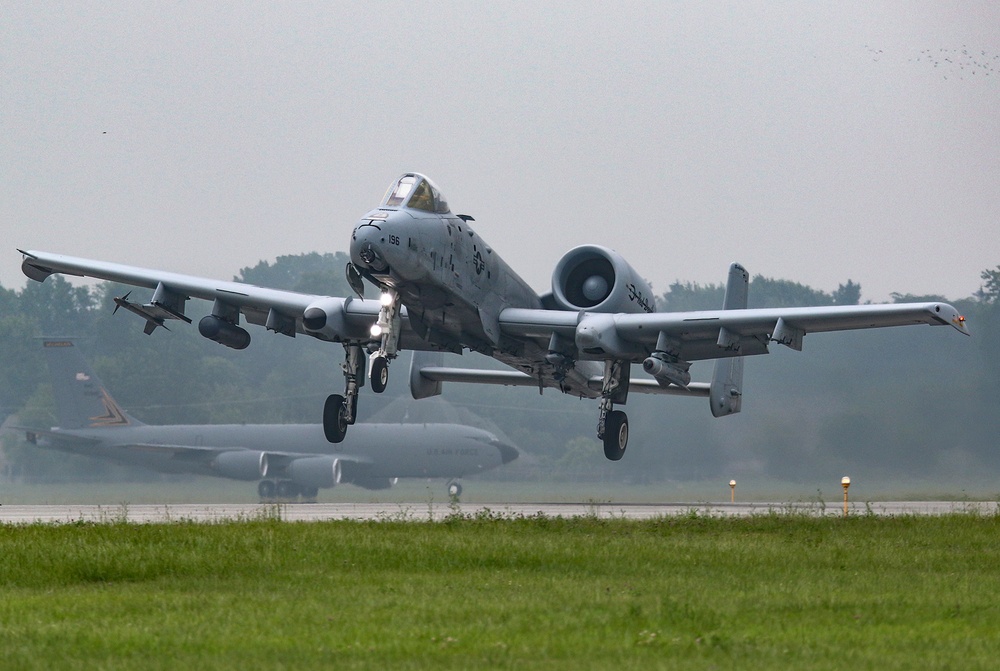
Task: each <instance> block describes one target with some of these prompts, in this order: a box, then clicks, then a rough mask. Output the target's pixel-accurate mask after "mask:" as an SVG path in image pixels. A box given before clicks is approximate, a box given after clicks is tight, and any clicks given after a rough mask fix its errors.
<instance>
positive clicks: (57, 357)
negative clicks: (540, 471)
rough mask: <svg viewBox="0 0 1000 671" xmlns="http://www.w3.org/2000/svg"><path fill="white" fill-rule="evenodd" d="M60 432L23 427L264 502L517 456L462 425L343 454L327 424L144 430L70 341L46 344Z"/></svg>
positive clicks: (390, 430) (372, 440)
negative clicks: (253, 487) (229, 486)
mask: <svg viewBox="0 0 1000 671" xmlns="http://www.w3.org/2000/svg"><path fill="white" fill-rule="evenodd" d="M42 344H43V346H44V348H45V354H46V358H47V359H48V364H49V371H50V373H51V376H52V392H53V395H54V397H55V401H56V411H57V414H58V418H59V424H60V425H59V427H58V428H52V429H44V430H43V429H36V428H25V429H24V430H25V432H26V436H27V438H28V441H29V442H32V443H34V444H36V445H39V446H41V447H48V448H53V449H58V450H63V451H67V452H73V453H76V454H82V455H85V456H89V457H98V458H105V459H113V460H116V461H119V462H122V463H127V464H132V465H138V466H144V467H147V468H150V469H152V470H156V471H161V472H168V473H197V474H202V475H212V476H217V477H221V478H231V479H236V480H250V481H253V480H257V481H259V482H258V486H257V490H258V493H259V494H260V496H261V498H262V499H265V500H270V499H275V498H277V499H282V500H288V499H294V498H297V497H300V496H301V497H302V499H303V500H307V501H312V500H315V499H316V496H317V493H318V490H319V488H321V487H324V488H325V487H334V486H336V485H339V484H344V483H350V484H354V485H357V486H359V487H364V488H366V489H387V488H389V487H391V486H392V485H393V484H395V482H396V479H397V478H411V477H419V478H447V479H449V483H448V493H449V494H450V495H453V496H458V495H459V494H461V493H462V485H461V483H460V482H458V480H457V478H461V477H462V476H465V475H472V474H474V473H479V472H482V471H486V470H489V469H491V468H496V467H497V466H501V465H503V464H506V463H508V462H510V461H512V460H514V459H516V458H517V456H518V452H517V450H516V449H515V448H514V447H512V446H510V445H508V444H506V443H504V442H502V441H500V440H498V439H497V437H496V436H494V435H493V434H492V433H489V432H488V431H483V430H481V429H476V428H473V427H470V426H462V425H458V424H367V425H365V426H359V427H358V428H357V430H356V431H355V432H352V434H351V439H350V440H347V441H344V442H343V443H342V444H341V445H340V446H339V448H338V449H337V450H334V449H332V446H331V445H330V443H329V442H327V440H326V439H325V437H324V435H323V428H322V427H321V426H320V425H319V424H264V425H262V424H197V425H172V426H153V425H148V424H143V423H142V422H140V421H139V420H137V419H136V418H134V417H132V416H131V415H130V414H128V413H127V412H126V411H125V410H123V409H122V408H121V406H119V405H118V403H117V402H116V401H115V400H114V399H113V398H112V397H111V394H109V393H108V390H107V389H106V388H105V387H104V385H103V384H101V381H100V380H99V379H98V377H97V375H95V374H94V372H93V370H91V368H90V366H89V365H88V364H87V362H86V361H85V360H84V357H83V355H82V354H80V349H79V347H77V346H76V344H75V343H74V341H73V340H72V339H67V338H43V339H42Z"/></svg>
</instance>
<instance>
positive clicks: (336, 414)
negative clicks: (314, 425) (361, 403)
mask: <svg viewBox="0 0 1000 671" xmlns="http://www.w3.org/2000/svg"><path fill="white" fill-rule="evenodd" d="M323 433H324V434H325V435H326V439H327V440H328V441H330V442H331V443H339V442H342V441H343V440H344V436H346V435H347V408H346V407H345V406H344V397H343V396H341V395H340V394H330V395H329V396H327V398H326V403H325V404H324V405H323Z"/></svg>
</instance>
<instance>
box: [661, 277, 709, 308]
mask: <svg viewBox="0 0 1000 671" xmlns="http://www.w3.org/2000/svg"><path fill="white" fill-rule="evenodd" d="M725 295H726V287H725V285H722V284H706V285H704V286H703V285H701V284H697V283H693V282H680V281H677V282H674V283H673V284H671V285H670V288H669V289H667V292H666V293H665V294H663V296H662V297H660V298H659V299H658V300H657V305H656V309H657V310H659V311H661V312H681V311H683V310H717V309H719V308H721V307H722V299H723V297H724V296H725Z"/></svg>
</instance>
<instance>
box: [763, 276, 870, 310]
mask: <svg viewBox="0 0 1000 671" xmlns="http://www.w3.org/2000/svg"><path fill="white" fill-rule="evenodd" d="M841 286H843V285H841ZM860 293H861V292H860V288H859V291H858V295H859V296H860ZM833 304H834V298H833V296H831V295H830V294H827V293H824V292H822V291H817V290H816V289H810V288H809V287H807V286H805V285H804V284H799V283H798V282H792V281H791V280H775V279H772V278H770V277H764V276H763V275H757V276H755V277H754V278H753V280H752V281H751V282H750V298H749V306H750V307H752V308H763V307H769V308H784V307H807V306H810V305H833Z"/></svg>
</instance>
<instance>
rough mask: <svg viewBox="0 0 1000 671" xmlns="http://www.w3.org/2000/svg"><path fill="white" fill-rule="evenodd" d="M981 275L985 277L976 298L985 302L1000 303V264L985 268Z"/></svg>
mask: <svg viewBox="0 0 1000 671" xmlns="http://www.w3.org/2000/svg"><path fill="white" fill-rule="evenodd" d="M979 276H980V277H981V278H982V279H983V286H981V287H980V288H979V291H977V292H976V294H975V296H976V298H978V299H979V300H980V301H981V302H983V303H989V304H994V303H1000V266H997V267H996V268H994V269H992V270H984V271H983V272H981V273H980V274H979Z"/></svg>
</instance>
